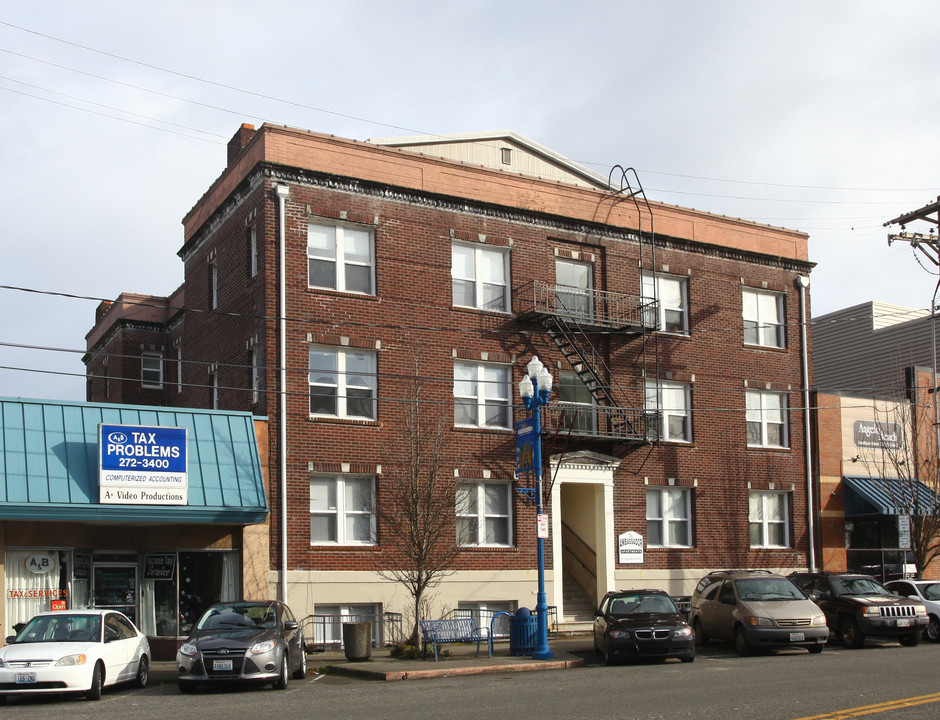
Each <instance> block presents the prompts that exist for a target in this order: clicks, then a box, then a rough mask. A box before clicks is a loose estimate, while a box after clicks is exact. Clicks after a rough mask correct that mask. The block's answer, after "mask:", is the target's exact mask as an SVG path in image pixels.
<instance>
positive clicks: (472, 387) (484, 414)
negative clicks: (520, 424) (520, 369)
mask: <svg viewBox="0 0 940 720" xmlns="http://www.w3.org/2000/svg"><path fill="white" fill-rule="evenodd" d="M509 400H510V388H509V368H508V367H506V366H504V365H487V364H483V363H471V362H458V363H455V364H454V424H455V425H469V426H471V427H500V428H508V427H510V426H511V410H512V406H511V405H510V402H509Z"/></svg>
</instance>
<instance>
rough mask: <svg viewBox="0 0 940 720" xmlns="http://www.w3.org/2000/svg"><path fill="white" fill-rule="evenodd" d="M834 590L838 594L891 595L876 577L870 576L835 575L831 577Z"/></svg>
mask: <svg viewBox="0 0 940 720" xmlns="http://www.w3.org/2000/svg"><path fill="white" fill-rule="evenodd" d="M829 582H830V584H831V585H832V591H833V592H834V593H835V594H836V595H889V594H890V593H889V592H888V591H887V590H885V589H884V587H882V585H881V584H880V583H879V582H877V581H876V580H875V579H874V578H870V577H862V576H859V577H834V578H830V579H829Z"/></svg>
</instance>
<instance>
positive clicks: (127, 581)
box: [91, 563, 138, 625]
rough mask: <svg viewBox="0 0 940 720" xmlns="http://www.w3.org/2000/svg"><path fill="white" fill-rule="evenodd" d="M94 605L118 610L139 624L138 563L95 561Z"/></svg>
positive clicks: (93, 578) (93, 579)
mask: <svg viewBox="0 0 940 720" xmlns="http://www.w3.org/2000/svg"><path fill="white" fill-rule="evenodd" d="M91 591H92V607H96V608H108V609H111V610H118V611H120V612H122V613H124V614H125V615H127V617H129V618H130V619H131V622H133V623H134V624H135V625H137V597H138V586H137V565H136V564H134V565H126V564H110V563H109V564H102V563H95V565H94V567H93V568H92V590H91Z"/></svg>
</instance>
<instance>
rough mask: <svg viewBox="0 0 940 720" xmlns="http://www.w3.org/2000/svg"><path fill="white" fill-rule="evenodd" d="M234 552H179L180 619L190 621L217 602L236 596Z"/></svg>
mask: <svg viewBox="0 0 940 720" xmlns="http://www.w3.org/2000/svg"><path fill="white" fill-rule="evenodd" d="M239 587H240V582H239V577H238V553H237V552H180V554H179V607H180V622H181V623H183V624H192V623H194V622H196V620H198V619H199V616H200V615H201V614H202V612H203V610H205V609H206V608H207V607H209V606H210V605H212V604H213V603H217V602H227V601H229V600H238V596H239Z"/></svg>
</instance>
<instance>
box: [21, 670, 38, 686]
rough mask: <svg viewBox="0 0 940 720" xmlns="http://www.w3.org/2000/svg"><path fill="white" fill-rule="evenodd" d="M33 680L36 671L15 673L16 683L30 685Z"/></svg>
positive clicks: (34, 679) (34, 680)
mask: <svg viewBox="0 0 940 720" xmlns="http://www.w3.org/2000/svg"><path fill="white" fill-rule="evenodd" d="M35 682H36V673H34V672H21V673H17V674H16V684H17V685H32V684H33V683H35Z"/></svg>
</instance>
